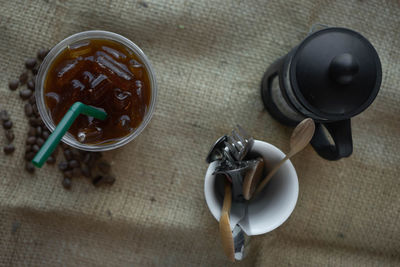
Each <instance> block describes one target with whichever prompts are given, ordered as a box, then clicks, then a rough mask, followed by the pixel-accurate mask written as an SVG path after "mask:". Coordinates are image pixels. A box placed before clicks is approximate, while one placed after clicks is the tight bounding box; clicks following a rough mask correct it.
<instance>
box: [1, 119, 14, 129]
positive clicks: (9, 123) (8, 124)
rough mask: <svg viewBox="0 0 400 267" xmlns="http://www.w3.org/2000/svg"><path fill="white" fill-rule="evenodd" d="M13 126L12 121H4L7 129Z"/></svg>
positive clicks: (4, 126)
mask: <svg viewBox="0 0 400 267" xmlns="http://www.w3.org/2000/svg"><path fill="white" fill-rule="evenodd" d="M12 126H13V123H12V121H3V128H4V129H6V130H8V129H11V128H12Z"/></svg>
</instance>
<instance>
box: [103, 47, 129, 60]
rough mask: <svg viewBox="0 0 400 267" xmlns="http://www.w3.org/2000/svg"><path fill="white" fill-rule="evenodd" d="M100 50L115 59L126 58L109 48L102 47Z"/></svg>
mask: <svg viewBox="0 0 400 267" xmlns="http://www.w3.org/2000/svg"><path fill="white" fill-rule="evenodd" d="M101 48H102V49H103V50H104V51H106V52H107V53H108V54H110V55H112V56H113V57H114V58H115V59H125V58H126V56H125V55H124V54H123V53H121V52H119V51H117V50H115V49H113V48H111V47H108V46H102V47H101Z"/></svg>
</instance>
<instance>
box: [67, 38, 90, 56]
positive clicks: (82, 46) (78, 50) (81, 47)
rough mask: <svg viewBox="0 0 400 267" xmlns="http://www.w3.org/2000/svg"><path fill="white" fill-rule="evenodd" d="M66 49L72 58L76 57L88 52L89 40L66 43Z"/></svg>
mask: <svg viewBox="0 0 400 267" xmlns="http://www.w3.org/2000/svg"><path fill="white" fill-rule="evenodd" d="M68 50H69V53H70V56H71V57H72V58H77V57H80V56H83V55H85V54H88V53H90V51H91V50H92V48H91V47H90V41H89V40H85V41H80V42H77V43H74V44H70V45H68Z"/></svg>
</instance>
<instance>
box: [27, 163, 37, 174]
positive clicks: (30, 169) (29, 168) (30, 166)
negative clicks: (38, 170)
mask: <svg viewBox="0 0 400 267" xmlns="http://www.w3.org/2000/svg"><path fill="white" fill-rule="evenodd" d="M25 170H26V171H27V172H29V173H34V172H35V166H34V165H33V163H32V162H30V161H28V162H26V164H25Z"/></svg>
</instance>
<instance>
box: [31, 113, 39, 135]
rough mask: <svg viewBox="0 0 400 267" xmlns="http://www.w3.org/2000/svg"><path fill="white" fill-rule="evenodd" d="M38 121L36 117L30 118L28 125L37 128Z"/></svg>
mask: <svg viewBox="0 0 400 267" xmlns="http://www.w3.org/2000/svg"><path fill="white" fill-rule="evenodd" d="M40 121H41V120H40V119H39V118H37V117H31V118H29V124H30V125H31V126H34V127H37V126H40ZM35 133H36V130H35Z"/></svg>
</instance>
